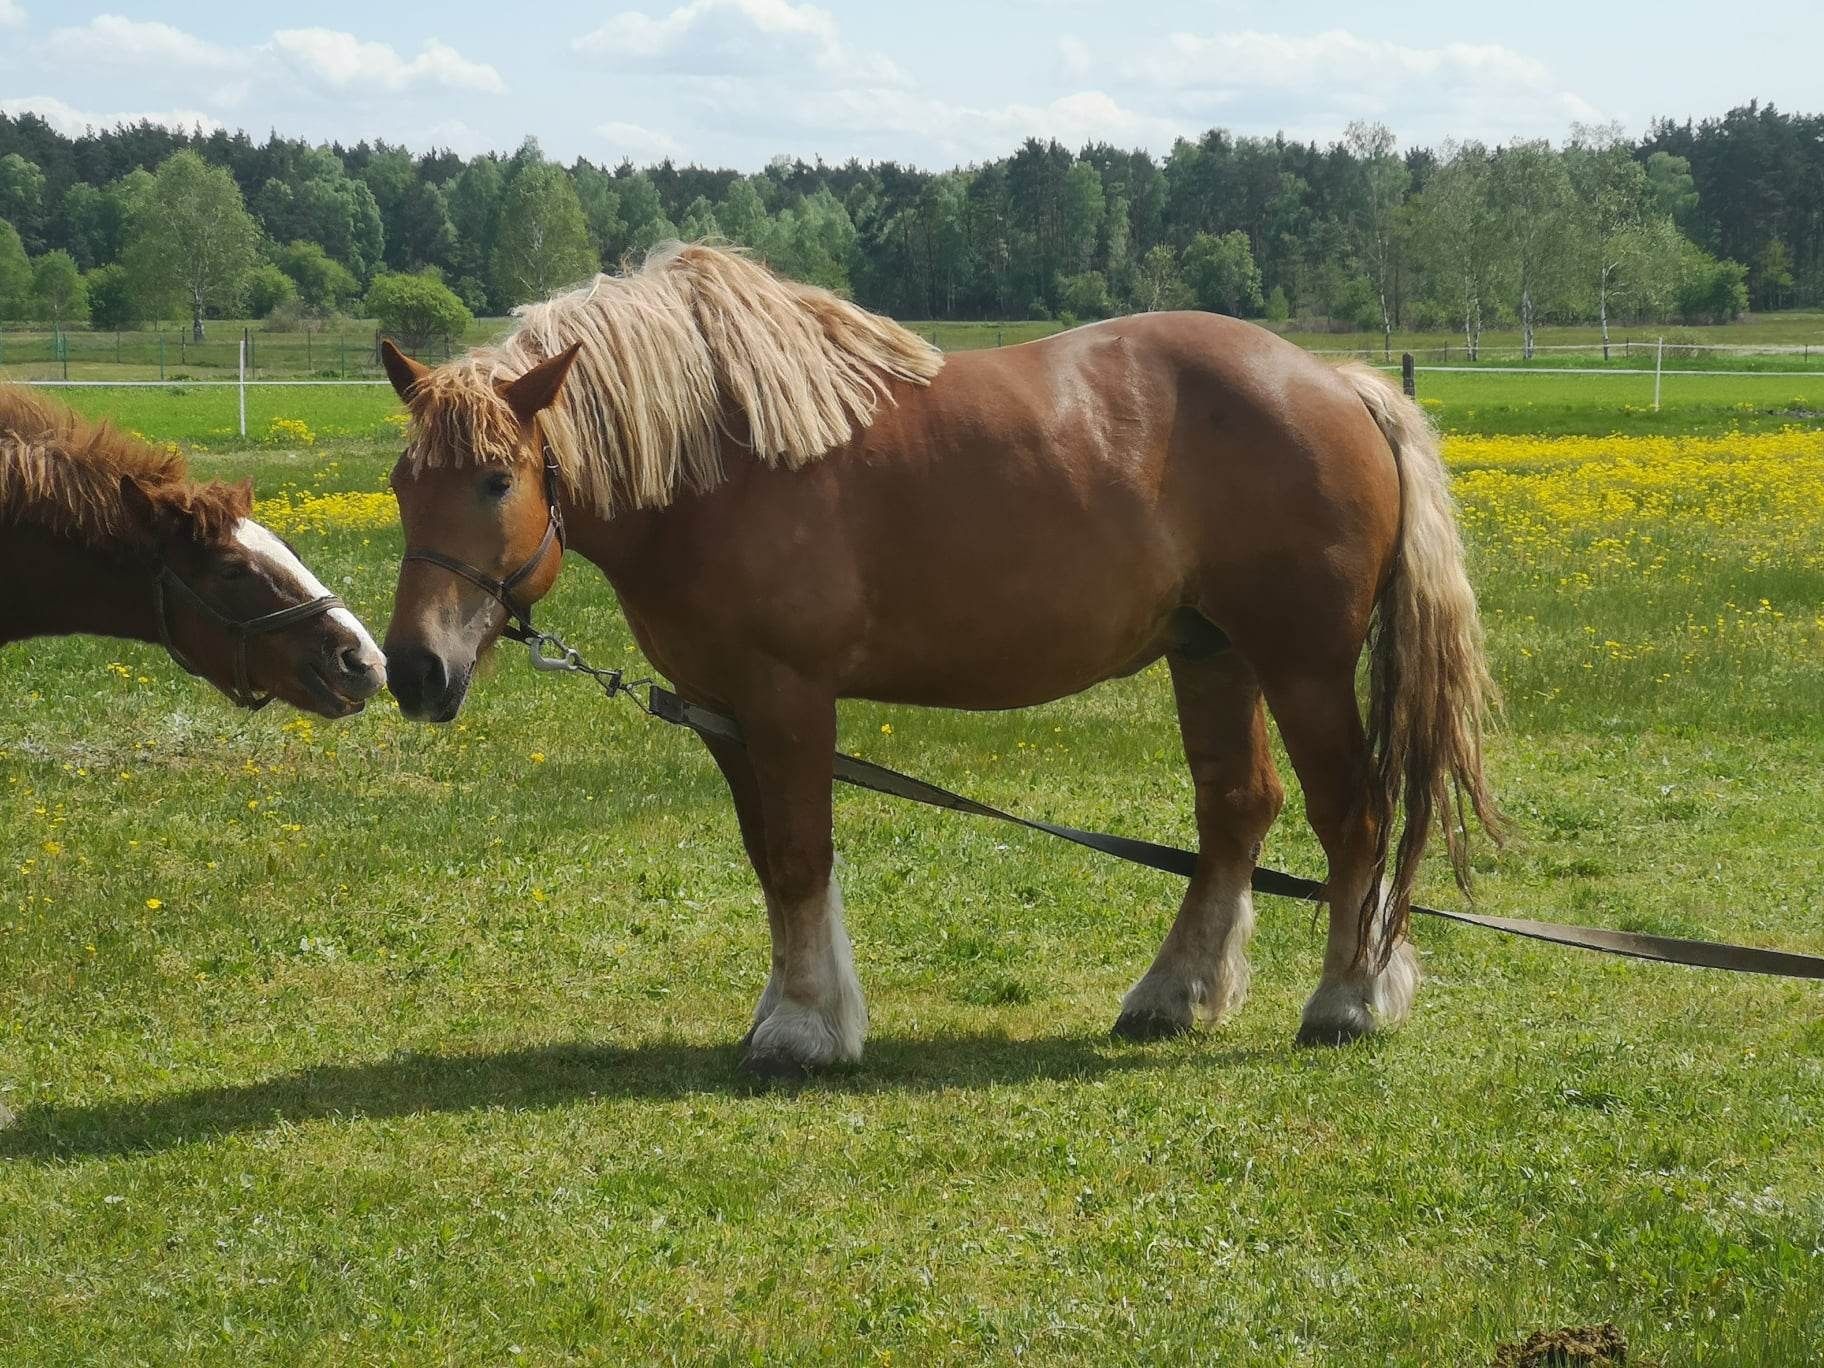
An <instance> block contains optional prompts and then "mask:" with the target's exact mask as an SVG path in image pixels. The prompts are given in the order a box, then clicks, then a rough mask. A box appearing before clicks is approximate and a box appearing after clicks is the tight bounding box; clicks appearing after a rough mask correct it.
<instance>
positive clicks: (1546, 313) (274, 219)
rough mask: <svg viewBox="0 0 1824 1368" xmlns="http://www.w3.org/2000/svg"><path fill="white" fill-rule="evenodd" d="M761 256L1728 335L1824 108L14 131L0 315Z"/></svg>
mask: <svg viewBox="0 0 1824 1368" xmlns="http://www.w3.org/2000/svg"><path fill="white" fill-rule="evenodd" d="M673 237H683V238H687V239H689V238H699V237H716V238H721V239H724V240H728V241H733V242H737V243H741V244H745V245H747V246H749V247H751V248H752V249H754V250H755V251H756V252H758V253H759V254H760V255H762V256H763V257H764V258H765V259H766V260H768V261H769V262H770V263H772V264H773V265H774V266H776V267H778V268H779V269H781V270H783V271H785V272H787V273H788V274H791V275H793V276H796V277H798V278H800V279H805V280H811V281H815V282H817V283H819V284H823V285H827V286H829V287H831V288H833V289H837V290H841V291H844V292H847V293H849V294H852V295H853V296H854V297H855V298H856V299H858V300H859V301H860V302H861V303H863V304H865V305H867V306H868V307H870V308H874V309H877V310H880V311H882V312H886V313H890V314H893V315H896V316H898V317H902V318H929V319H949V318H998V319H1013V318H1062V319H1066V320H1069V319H1085V318H1092V317H1100V316H1105V315H1108V314H1113V313H1118V312H1126V311H1131V310H1146V309H1162V308H1179V307H1195V308H1204V309H1212V310H1217V311H1220V312H1224V313H1231V314H1238V315H1244V316H1251V317H1265V318H1267V319H1269V320H1275V321H1278V320H1288V319H1298V320H1302V321H1308V322H1311V323H1313V324H1314V325H1317V326H1325V325H1328V326H1335V327H1338V328H1367V329H1371V330H1374V331H1378V332H1381V333H1382V334H1383V335H1384V336H1388V337H1390V336H1391V334H1392V332H1393V331H1394V330H1395V329H1419V328H1423V329H1451V330H1455V331H1458V332H1460V333H1461V334H1462V336H1463V340H1464V346H1465V347H1466V349H1467V350H1468V351H1469V353H1470V354H1471V355H1473V354H1474V353H1475V351H1476V349H1477V347H1478V346H1479V339H1480V336H1481V333H1482V331H1483V329H1484V328H1485V327H1488V326H1492V325H1496V324H1500V325H1509V324H1513V325H1517V326H1518V327H1519V328H1520V329H1521V331H1522V334H1523V337H1524V339H1525V343H1526V346H1527V348H1528V350H1529V351H1530V349H1531V346H1532V336H1533V329H1534V328H1535V326H1536V325H1537V324H1538V323H1540V322H1542V321H1578V320H1584V319H1591V320H1597V321H1599V322H1600V323H1601V324H1602V325H1603V327H1604V329H1605V335H1606V328H1607V326H1608V324H1609V323H1610V322H1611V321H1614V320H1619V319H1627V320H1654V321H1658V320H1665V319H1682V320H1687V321H1708V320H1720V319H1726V318H1729V317H1733V316H1734V315H1736V314H1737V313H1739V312H1741V311H1742V310H1743V309H1745V308H1747V307H1748V306H1749V305H1750V304H1752V305H1753V306H1755V307H1759V308H1778V307H1787V306H1794V305H1805V304H1819V303H1824V116H1807V115H1793V114H1788V113H1784V112H1781V111H1778V110H1775V109H1774V108H1773V107H1771V106H1761V105H1759V104H1754V103H1751V104H1749V105H1746V106H1744V107H1741V108H1738V109H1734V110H1731V111H1729V113H1728V114H1726V115H1724V116H1722V117H1721V118H1718V119H1706V120H1703V121H1701V122H1695V123H1693V122H1686V123H1684V124H1673V123H1670V122H1659V123H1655V124H1654V125H1653V126H1652V127H1651V128H1650V129H1649V131H1648V132H1647V134H1646V136H1645V137H1644V138H1640V139H1633V138H1630V137H1628V136H1627V135H1626V134H1625V133H1624V132H1623V131H1622V130H1621V129H1620V128H1619V127H1618V126H1601V127H1578V128H1577V129H1576V130H1575V131H1574V133H1573V136H1572V137H1571V138H1570V139H1569V140H1568V141H1567V142H1565V143H1564V144H1563V145H1561V146H1554V145H1553V144H1551V143H1548V142H1544V141H1527V140H1521V141H1515V142H1511V143H1507V144H1503V145H1500V146H1496V147H1487V146H1484V145H1482V144H1480V143H1473V142H1465V143H1447V144H1445V145H1443V146H1442V147H1438V148H1409V149H1405V150H1401V149H1400V147H1399V146H1398V144H1397V141H1396V139H1395V137H1394V135H1393V133H1392V132H1391V130H1389V129H1387V128H1386V127H1384V126H1382V125H1378V124H1365V123H1358V124H1353V125H1351V126H1350V128H1349V129H1348V131H1347V134H1346V136H1345V137H1344V138H1342V139H1341V140H1339V141H1337V142H1335V143H1333V144H1331V145H1329V146H1325V147H1320V146H1318V145H1317V144H1315V143H1299V142H1294V141H1290V140H1287V139H1285V138H1283V137H1273V138H1251V137H1236V136H1233V135H1231V134H1229V133H1228V132H1226V131H1223V130H1221V129H1212V130H1210V131H1209V132H1207V133H1205V134H1204V135H1203V136H1202V137H1200V138H1197V139H1195V140H1190V139H1184V140H1180V141H1179V142H1178V143H1177V144H1176V145H1175V146H1174V147H1173V148H1172V149H1171V151H1170V152H1169V153H1168V154H1167V155H1165V156H1164V157H1163V158H1157V157H1154V156H1153V155H1151V154H1150V153H1148V152H1145V151H1136V150H1123V149H1120V148H1117V147H1113V146H1110V145H1108V144H1104V143H1093V144H1091V145H1089V146H1086V147H1083V148H1081V149H1079V150H1076V151H1072V150H1071V149H1069V148H1066V147H1064V146H1062V145H1060V144H1059V143H1057V142H1055V141H1041V140H1039V139H1036V138H1035V139H1028V140H1027V141H1026V142H1025V143H1023V144H1022V145H1021V146H1020V147H1019V148H1018V149H1016V150H1015V151H1013V152H1012V153H1011V154H1010V155H1008V156H1006V157H1003V158H1000V159H998V160H994V161H989V162H984V163H980V164H976V165H971V166H968V167H964V168H957V169H953V170H950V171H943V172H930V171H924V170H920V169H918V168H914V167H910V166H904V165H901V164H899V163H896V162H876V163H867V164H864V163H861V162H859V161H849V162H845V163H842V164H840V165H828V164H825V163H823V162H821V161H819V162H805V161H802V160H795V159H791V158H786V157H780V158H777V159H775V160H774V161H773V162H771V163H770V164H769V165H768V166H767V167H766V168H765V169H764V170H762V171H760V172H758V173H755V174H751V175H744V174H741V173H739V172H736V171H731V170H726V169H712V168H707V167H701V166H695V165H689V166H679V165H677V164H676V163H674V162H673V161H670V160H666V161H662V162H660V163H658V164H657V165H653V166H647V167H643V168H640V167H635V166H633V165H632V164H631V163H627V162H623V163H622V164H620V165H618V166H614V167H612V168H610V167H605V166H601V165H597V164H595V163H593V162H590V161H588V160H583V159H579V160H577V161H575V162H573V163H571V164H570V165H568V166H563V165H559V164H556V163H554V162H552V161H551V160H550V159H548V158H547V157H545V156H544V154H543V152H542V150H541V149H540V148H539V146H538V144H537V142H536V141H534V140H531V139H528V140H527V141H526V142H525V143H524V144H522V145H521V146H520V147H519V148H518V149H517V150H516V151H514V152H513V153H511V154H507V155H501V154H495V153H486V154H482V155H479V156H474V157H470V158H466V159H465V158H462V157H459V156H457V155H455V154H454V153H451V152H448V151H437V152H431V153H427V154H422V155H414V154H413V153H411V152H409V151H407V150H406V149H405V148H402V147H396V146H391V145H389V144H386V143H384V142H361V143H358V144H356V145H354V146H352V147H343V146H340V145H329V146H313V145H311V144H309V143H307V142H305V141H302V140H299V139H295V138H283V137H280V136H278V135H277V134H273V135H271V136H269V137H268V138H267V139H266V140H265V141H264V142H255V141H254V140H253V139H252V138H251V137H249V136H248V135H247V134H246V133H242V132H232V133H231V132H227V131H217V132H212V133H203V132H201V131H195V132H188V133H186V132H184V131H183V130H179V129H170V128H165V127H162V126H159V125H155V124H151V123H144V122H142V123H138V124H131V125H122V126H119V127H116V128H112V129H107V130H90V131H89V132H87V133H85V134H84V135H82V136H81V137H76V138H70V137H66V136H63V135H61V134H59V133H58V132H57V131H56V130H54V129H53V128H51V127H50V126H49V125H48V124H47V123H45V122H44V121H43V120H42V119H40V118H38V117H37V116H35V115H32V114H19V115H15V116H5V115H0V318H27V317H32V318H40V319H44V320H47V321H50V322H52V323H53V324H55V325H59V326H68V325H70V324H76V323H81V322H85V321H86V322H89V323H91V324H92V325H94V326H96V327H104V328H115V327H125V326H129V325H131V324H133V323H136V322H139V321H142V320H151V319H161V320H162V319H168V318H181V319H183V320H185V321H187V322H188V323H189V325H190V326H191V327H192V329H193V330H194V332H195V334H196V335H197V336H198V337H200V336H202V334H203V331H204V329H205V328H206V326H207V320H208V319H209V318H211V317H224V316H230V317H240V316H246V315H252V316H256V317H268V316H275V315H276V317H277V318H278V319H279V320H280V321H282V322H284V323H285V324H287V325H295V326H300V327H311V326H314V325H317V324H320V323H321V322H322V321H324V320H326V319H328V318H331V317H334V316H336V315H338V314H339V313H345V312H349V311H353V310H361V311H362V312H364V313H366V314H368V315H370V316H385V317H387V318H388V319H389V320H391V321H392V322H393V323H394V324H395V325H396V327H395V330H398V331H403V332H405V333H406V334H407V335H413V334H416V335H419V336H431V335H436V334H443V335H448V334H452V333H454V332H458V331H460V329H461V327H462V326H464V325H465V324H466V322H467V320H468V319H469V317H470V316H471V315H472V314H475V313H486V314H494V313H500V312H504V311H505V310H507V309H509V308H511V307H512V306H514V305H516V304H519V303H522V302H524V301H526V300H530V299H535V298H540V297H543V296H544V295H546V294H549V293H550V292H552V291H553V290H555V289H557V288H560V287H561V286H563V285H566V284H568V283H571V282H573V281H576V280H578V279H581V278H583V277H586V276H587V275H589V274H590V273H592V272H594V271H596V270H598V269H600V268H601V267H602V266H604V265H607V266H609V267H613V266H615V265H618V264H619V263H622V262H624V261H627V260H629V259H631V258H634V257H636V256H637V255H638V254H639V253H640V252H642V251H643V250H645V249H646V248H648V247H650V246H652V245H653V244H654V243H657V242H660V241H663V240H665V239H668V238H673Z"/></svg>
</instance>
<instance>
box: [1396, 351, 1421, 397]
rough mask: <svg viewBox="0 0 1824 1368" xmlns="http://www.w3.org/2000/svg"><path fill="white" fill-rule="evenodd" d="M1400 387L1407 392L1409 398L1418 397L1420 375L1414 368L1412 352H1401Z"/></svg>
mask: <svg viewBox="0 0 1824 1368" xmlns="http://www.w3.org/2000/svg"><path fill="white" fill-rule="evenodd" d="M1400 388H1401V389H1402V390H1404V391H1405V392H1406V397H1407V398H1408V399H1416V398H1417V397H1418V393H1419V384H1418V376H1417V374H1416V373H1415V372H1414V370H1413V365H1412V353H1411V352H1401V353H1400Z"/></svg>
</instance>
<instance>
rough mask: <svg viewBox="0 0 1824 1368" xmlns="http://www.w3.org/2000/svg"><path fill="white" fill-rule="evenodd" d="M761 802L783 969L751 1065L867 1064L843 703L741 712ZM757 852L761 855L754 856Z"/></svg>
mask: <svg viewBox="0 0 1824 1368" xmlns="http://www.w3.org/2000/svg"><path fill="white" fill-rule="evenodd" d="M739 720H740V723H741V730H742V734H743V735H744V736H745V738H746V741H747V759H748V764H749V765H750V766H751V769H752V778H753V783H754V787H755V790H756V792H757V795H758V799H759V811H760V818H761V832H760V836H761V840H762V842H763V844H764V847H765V859H764V862H763V863H764V868H761V864H762V862H761V861H759V860H756V862H755V867H756V871H757V872H758V873H759V874H760V880H761V883H762V885H763V886H764V888H765V890H766V895H767V911H768V917H769V920H770V922H771V924H772V932H773V970H772V977H771V979H770V980H769V981H768V984H767V990H766V993H765V995H764V996H763V997H762V998H761V1002H760V1008H759V1010H757V1011H756V1013H755V1019H754V1025H753V1029H752V1030H750V1031H749V1032H748V1038H747V1055H746V1058H745V1059H743V1061H742V1067H743V1068H744V1069H746V1070H748V1071H749V1072H750V1073H756V1074H762V1075H768V1076H778V1075H785V1076H799V1075H803V1074H805V1073H809V1072H811V1071H812V1070H815V1069H820V1068H823V1067H824V1066H826V1065H829V1064H834V1063H838V1062H842V1061H850V1060H856V1059H860V1058H861V1042H862V1038H863V1037H864V1036H865V1035H866V1034H867V1029H868V1013H867V1007H866V1005H865V1004H864V1003H863V1001H862V996H861V984H860V982H859V981H857V979H856V977H855V965H854V962H853V959H852V958H851V955H850V952H849V937H848V932H847V931H846V930H844V928H843V924H842V894H841V891H840V890H839V889H838V888H837V886H836V880H835V870H834V865H835V850H834V847H833V845H832V843H831V835H830V785H831V783H832V772H831V757H832V755H833V753H834V751H835V747H836V703H835V700H834V699H833V698H831V697H830V696H828V695H827V694H821V693H818V692H816V691H814V690H803V689H797V688H785V689H780V690H778V691H776V692H772V693H771V695H770V696H769V698H768V699H767V702H766V704H765V705H764V706H762V707H760V708H751V709H743V710H741V715H740V718H739ZM750 853H751V852H750Z"/></svg>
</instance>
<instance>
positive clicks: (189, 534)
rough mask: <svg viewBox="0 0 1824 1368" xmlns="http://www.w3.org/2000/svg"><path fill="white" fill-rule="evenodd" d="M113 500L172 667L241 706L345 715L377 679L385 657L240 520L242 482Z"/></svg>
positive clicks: (289, 558) (130, 488)
mask: <svg viewBox="0 0 1824 1368" xmlns="http://www.w3.org/2000/svg"><path fill="white" fill-rule="evenodd" d="M120 492H121V502H122V506H123V508H124V510H125V513H126V517H127V519H128V521H129V523H130V524H131V533H132V536H133V538H134V540H135V541H136V542H137V543H138V545H139V546H140V547H141V549H142V550H143V551H144V552H145V553H146V554H147V558H148V560H149V561H150V562H151V564H152V565H153V566H154V567H155V568H154V569H153V570H152V571H151V575H152V577H153V578H152V583H151V586H150V587H151V589H152V593H153V602H154V604H155V606H156V612H157V616H158V621H157V624H156V630H157V631H158V633H159V635H160V637H161V638H162V639H163V641H164V644H165V646H166V648H167V649H169V650H170V652H171V654H172V656H173V657H175V658H176V660H177V662H178V663H179V664H180V665H182V666H184V668H186V669H188V670H189V671H190V672H191V673H192V674H196V675H200V676H202V677H203V678H204V679H207V680H208V681H209V682H210V683H211V684H213V685H215V686H216V687H217V688H218V689H220V690H221V691H222V692H223V693H225V694H227V695H228V696H229V697H230V698H232V699H234V701H235V702H237V703H239V704H241V705H242V706H243V707H254V706H257V705H259V704H260V703H262V702H263V701H264V700H265V699H267V698H279V699H283V700H284V701H285V702H287V703H289V704H291V705H292V706H293V707H295V708H302V709H304V710H306V711H309V712H314V713H317V714H318V715H319V716H322V717H347V716H348V715H349V714H351V713H357V712H360V711H361V707H362V705H363V703H364V702H365V701H366V700H367V699H368V698H370V697H372V696H373V695H374V694H375V693H378V692H379V690H380V687H381V686H382V685H383V684H385V683H386V658H385V657H384V656H382V655H381V654H380V648H379V647H377V646H376V645H374V639H373V638H372V637H371V636H369V635H368V632H367V629H366V628H365V627H363V626H362V625H361V624H360V622H359V621H357V620H356V618H355V616H354V614H353V613H351V612H349V611H348V609H346V608H344V607H342V606H340V604H339V603H337V602H334V601H333V600H332V596H331V595H330V593H329V591H328V590H327V589H325V588H324V587H323V585H322V583H321V582H320V581H319V580H318V579H317V577H316V576H315V575H313V574H312V573H311V572H310V571H309V569H307V568H306V567H305V565H304V563H303V561H301V560H299V559H298V556H297V554H296V553H295V552H294V551H293V550H292V549H291V547H290V546H288V545H287V544H286V543H285V542H284V541H282V540H281V539H280V538H279V537H278V536H276V535H275V534H274V533H273V532H271V531H270V530H269V529H267V528H265V527H262V526H261V525H260V524H259V523H257V522H254V521H253V519H252V518H251V517H249V516H248V514H249V511H250V509H251V506H252V502H253V487H252V485H251V483H248V482H243V483H241V484H239V485H234V486H223V485H200V486H181V485H164V486H159V487H157V488H154V489H148V488H147V487H146V486H145V485H143V484H141V483H140V481H139V480H137V479H136V478H134V477H133V476H130V475H123V476H122V477H121V481H120Z"/></svg>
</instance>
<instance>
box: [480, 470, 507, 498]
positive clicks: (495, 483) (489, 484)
mask: <svg viewBox="0 0 1824 1368" xmlns="http://www.w3.org/2000/svg"><path fill="white" fill-rule="evenodd" d="M481 487H482V488H483V489H484V490H486V491H487V494H488V497H489V498H492V499H504V498H506V497H507V491H508V490H509V489H511V488H513V477H512V476H511V475H508V474H507V473H505V472H504V471H498V472H496V473H495V474H492V475H490V476H488V478H487V479H485V480H483V481H482V482H481Z"/></svg>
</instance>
